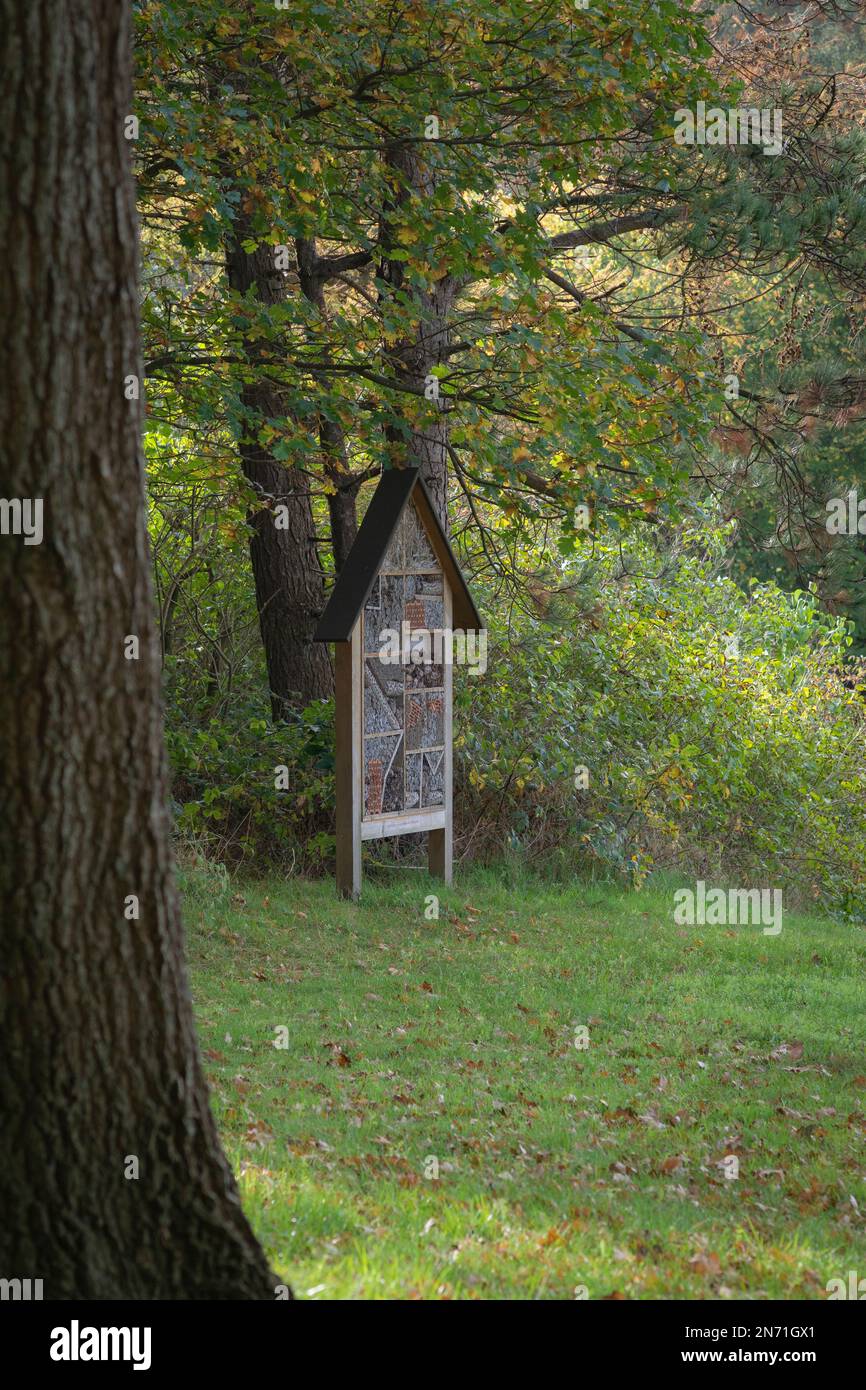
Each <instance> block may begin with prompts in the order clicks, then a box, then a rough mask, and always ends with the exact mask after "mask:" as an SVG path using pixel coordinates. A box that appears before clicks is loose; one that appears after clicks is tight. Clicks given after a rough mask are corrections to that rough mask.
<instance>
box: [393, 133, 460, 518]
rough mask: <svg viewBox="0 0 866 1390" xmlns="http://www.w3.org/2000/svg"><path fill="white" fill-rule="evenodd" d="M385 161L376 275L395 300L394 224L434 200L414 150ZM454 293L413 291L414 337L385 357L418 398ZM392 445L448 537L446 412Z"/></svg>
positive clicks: (443, 342) (443, 287)
mask: <svg viewBox="0 0 866 1390" xmlns="http://www.w3.org/2000/svg"><path fill="white" fill-rule="evenodd" d="M385 159H386V161H387V163H388V164H389V165H390V166H391V168H392V169H393V170H394V173H395V175H396V178H397V181H398V190H397V192H396V194H395V198H394V202H393V206H392V207H390V208H386V209H385V210H384V213H383V216H382V219H381V225H380V234H379V241H380V246H381V248H382V262H381V264H380V268H379V275H380V279H381V281H382V282H383V283H384V284H385V285H387V286H388V291H387V292H389V293H391V294H396V293H398V292H399V291H400V290H402V289H403V283H404V278H405V270H404V265H403V262H402V261H400V260H394V259H391V258H389V256H388V249H389V247H390V246H391V245H392V244H393V235H392V228H391V223H392V220H393V219H394V215H395V213H399V209H400V207H401V205H402V204H403V203H404V202H405V201H406V199H407V198H408V197H410V196H412V195H414V196H416V197H420V198H430V197H432V195H433V193H434V191H435V180H434V177H433V173H432V171H431V170H430V168H429V166H428V165H427V164H425V162H424V159H423V157H422V154H421V152H420V151H419V148H418V146H417V145H415V144H409V143H406V142H403V141H392V142H389V143H388V144H387V145H386V147H385ZM456 289H457V284H456V281H455V279H454V277H453V276H451V275H445V276H443V277H442V278H441V279H439V280H436V281H434V282H433V283H432V284H431V285H430V287H429V288H428V289H427V290H426V291H425V292H423V293H420V294H419V293H418V291H417V290H416V289H414V287H413V290H412V293H413V295H414V298H415V303H416V304H417V329H416V332H415V334H414V335H413V336H412V337H411V338H408V339H406V340H405V341H404V342H401V343H399V344H398V345H397V346H396V348H395V349H394V350H393V351H392V352H391V353H390V354H389V356H390V361H391V366H392V369H393V370H394V371H395V373H396V376H397V378H398V380H400V381H402V382H405V383H406V385H408V386H411V387H413V388H414V389H415V391H416V392H419V391H420V392H423V390H424V386H425V381H426V378H427V376H428V374H429V372H430V371H431V368H433V367H435V366H437V365H438V364H439V363H440V362H441V361H442V358H443V353H444V351H445V349H446V348H447V346H448V341H449V330H450V318H451V311H452V309H453V305H454V298H455V294H456ZM390 443H391V444H392V447H393V449H394V450H396V451H397V452H398V453H401V452H402V453H404V454H405V462H406V463H407V464H409V465H411V466H413V467H419V468H420V469H421V476H422V478H423V479H424V481H425V483H426V484H427V489H428V491H429V493H430V496H431V498H432V500H433V504H434V506H435V507H436V510H437V513H438V515H439V520H440V522H441V523H442V526H443V527H444V529H445V532H446V535H447V534H448V530H449V522H448V451H447V445H448V419H447V416H446V414H445V412H444V411H435V410H432V409H431V410H429V412H428V413H427V415H426V417H425V420H424V424H423V426H422V427H420V428H418V427H416V428H413V430H412V435H411V439H410V441H409V446H408V449H407V448H406V446H405V443H404V441H403V437H402V435H400V434H399V433H398V432H397V431H396V430H395V431H393V432H391V434H390Z"/></svg>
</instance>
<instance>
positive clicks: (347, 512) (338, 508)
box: [295, 237, 360, 574]
mask: <svg viewBox="0 0 866 1390" xmlns="http://www.w3.org/2000/svg"><path fill="white" fill-rule="evenodd" d="M295 251H296V254H297V258H298V279H299V282H300V286H301V293H302V294H303V295H304V297H305V298H306V299H307V300H308V301H309V302H310V304H313V305H315V307H316V309H317V310H318V311H319V313H320V314H321V316H322V319H323V320H324V319H326V318H327V314H328V307H327V304H326V302H325V273H324V271H323V269H322V263H321V260H320V258H319V256H318V254H317V251H316V243H315V240H314V239H313V238H312V237H298V238H297V240H296V241H295ZM319 380H320V381H321V383H322V386H323V387H325V389H327V387H328V384H329V383H328V377H327V375H326V374H325V373H319ZM319 441H320V443H321V446H322V458H323V461H324V466H325V476H326V477H327V479H328V482H329V483H330V484H331V487H332V488H333V491H332V492H330V493H329V494H328V514H329V517H330V522H331V547H332V549H333V552H334V568H335V569H336V571H337V573H338V574H339V573H340V570H341V569H342V568H343V565H344V564H345V562H346V557H347V555H348V554H349V551H350V550H351V548H352V544H353V542H354V540H355V537H356V536H357V534H358V509H357V500H358V489H359V487H360V479H355V478H353V477H352V474H351V469H350V467H349V455H348V451H347V448H346V436H345V434H344V432H343V430H342V429H341V428H340V426H339V425H338V424H337V422H336V421H335V420H326V419H325V417H324V415H320V416H319Z"/></svg>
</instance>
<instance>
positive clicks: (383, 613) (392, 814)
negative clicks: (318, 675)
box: [315, 468, 481, 898]
mask: <svg viewBox="0 0 866 1390" xmlns="http://www.w3.org/2000/svg"><path fill="white" fill-rule="evenodd" d="M480 629H481V619H480V618H479V616H478V610H477V609H476V607H475V604H474V602H473V599H472V595H471V594H470V592H469V590H468V588H467V586H466V582H465V580H464V578H463V576H462V574H461V573H460V568H459V566H458V564H457V561H456V560H455V558H454V554H453V552H452V550H451V546H450V545H449V543H448V539H447V537H446V535H445V532H444V531H443V530H442V527H441V525H440V523H439V519H438V517H437V515H436V511H435V509H434V507H433V504H432V502H431V500H430V496H429V494H428V492H427V489H426V487H425V486H424V483H423V481H422V479H421V476H420V473H419V471H418V469H417V468H392V469H388V470H387V471H386V472H384V473H383V474H382V477H381V479H380V481H379V485H378V487H377V488H376V491H375V493H374V494H373V497H372V499H371V501H370V505H369V507H368V508H367V512H366V514H365V516H364V520H363V522H362V523H361V527H360V530H359V531H358V535H357V538H356V540H355V543H354V545H353V546H352V549H351V551H350V552H349V555H348V557H347V559H346V562H345V564H344V565H343V568H342V570H341V572H340V575H339V577H338V579H337V583H336V585H335V586H334V591H333V593H332V595H331V598H330V600H329V602H328V605H327V607H326V608H325V611H324V613H323V614H322V618H321V621H320V622H319V626H318V628H317V629H316V633H315V637H316V641H318V642H333V643H334V645H335V670H336V726H337V727H336V736H337V746H336V781H337V888H338V891H339V892H340V894H341V896H343V897H351V898H357V897H358V896H359V894H360V891H361V844H362V841H364V840H374V839H381V838H383V837H384V836H387V835H406V834H417V833H420V832H422V831H426V832H427V835H428V863H429V866H430V872H431V873H434V874H436V875H437V876H439V877H440V878H444V879H445V881H446V883H450V882H451V861H452V852H451V842H452V798H451V750H452V732H451V729H452V689H451V686H452V672H453V649H454V636H455V634H456V633H457V632H458V630H459V635H460V636H461V637H462V638H464V639H465V634H466V632H468V631H473V632H477V631H480Z"/></svg>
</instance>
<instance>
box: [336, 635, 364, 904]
mask: <svg viewBox="0 0 866 1390" xmlns="http://www.w3.org/2000/svg"><path fill="white" fill-rule="evenodd" d="M360 648H361V639H360V636H359V633H358V627H357V626H356V628H355V631H354V632H353V634H352V638H351V641H349V642H337V643H336V644H335V651H334V656H335V662H334V667H335V669H334V677H335V680H334V684H335V694H336V711H337V727H336V736H337V737H336V750H335V751H336V758H335V761H336V769H335V771H336V782H337V892H338V893H339V895H340V897H341V898H352V899H354V900H355V901H357V899H358V898H359V897H360V896H361V801H360V796H361V791H360V759H361V749H360V740H361V727H360V725H361V673H360Z"/></svg>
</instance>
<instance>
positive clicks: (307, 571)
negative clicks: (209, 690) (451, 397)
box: [226, 217, 334, 719]
mask: <svg viewBox="0 0 866 1390" xmlns="http://www.w3.org/2000/svg"><path fill="white" fill-rule="evenodd" d="M251 235H252V233H251V229H250V226H249V224H248V222H247V220H246V219H245V218H243V217H240V218H239V219H238V220H237V221H236V223H235V226H234V231H233V235H232V237H231V239H230V241H229V243H228V246H227V248H226V269H227V274H228V281H229V285H230V287H231V289H233V290H235V291H236V292H237V293H238V294H246V293H247V292H248V291H249V290H253V292H254V294H255V298H256V299H257V300H258V302H259V303H260V304H264V305H275V304H279V303H280V302H281V301H282V299H283V297H284V294H285V289H284V286H283V279H282V276H281V274H280V272H279V270H277V269H275V265H274V248H273V247H272V246H259V247H257V248H256V250H254V251H252V252H246V251H244V249H243V246H242V244H241V243H242V242H243V241H244V240H246V239H247V238H248V237H250V236H251ZM246 351H247V353H248V354H249V356H250V358H251V360H255V349H254V345H252V344H247V345H246ZM253 370H254V373H256V374H255V376H254V379H253V381H251V382H250V383H249V384H247V385H245V386H244V387H243V388H242V390H241V404H242V405H243V407H244V409H245V410H246V411H247V412H248V413H249V420H248V421H247V423H246V426H245V430H244V437H243V439H242V441H241V445H240V455H241V462H242V464H243V470H244V474H245V475H246V478H247V480H248V481H249V482H250V483H251V484H252V486H253V488H254V489H255V492H256V494H257V496H259V497H260V498H261V499H262V503H263V505H262V506H260V507H253V508H251V510H250V512H249V516H248V520H249V523H250V525H251V527H252V530H253V534H252V536H251V538H250V560H251V562H252V568H253V577H254V580H255V586H256V605H257V607H258V612H259V625H260V628H261V633H262V642H263V644H264V649H265V660H266V661H267V667H268V680H269V682H270V688H271V706H272V709H273V713H274V718H275V719H282V718H285V717H286V715H287V714H288V712H289V711H290V710H291V709H292V707H293V706H297V705H298V704H300V705H301V706H303V705H305V704H308V703H309V701H310V700H316V699H324V698H327V697H328V696H329V695H333V693H334V675H333V671H332V669H331V661H330V657H329V656H328V648H327V647H326V646H325V644H324V643H323V642H314V641H313V633H314V632H315V629H316V624H317V623H318V621H319V617H320V615H321V612H322V610H323V608H324V606H325V586H324V579H323V576H322V570H321V566H320V564H319V556H318V553H317V549H316V527H315V523H314V521H313V508H312V500H311V497H310V488H309V484H308V482H307V480H306V478H305V476H304V474H303V473H301V472H300V470H299V469H287V468H284V467H283V465H282V463H280V461H279V460H278V459H276V458H274V456H273V454H272V453H270V451H269V450H268V449H267V448H265V447H264V446H263V445H262V444H260V443H259V441H258V438H257V435H258V432H259V430H260V429H261V427H262V426H263V425H264V424H266V423H267V422H268V421H269V420H277V419H282V418H283V417H284V416H285V415H286V414H287V413H288V412H287V409H286V403H285V399H284V397H283V392H282V391H281V390H280V388H279V386H277V385H275V384H273V383H271V382H269V381H266V380H265V379H264V370H265V369H264V368H263V367H261V366H259V368H258V369H256V368H254V369H253ZM275 506H279V507H280V508H284V509H285V510H284V511H281V512H280V513H279V514H278V515H279V521H280V525H279V526H278V525H276V524H275V512H274V507H275Z"/></svg>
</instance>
